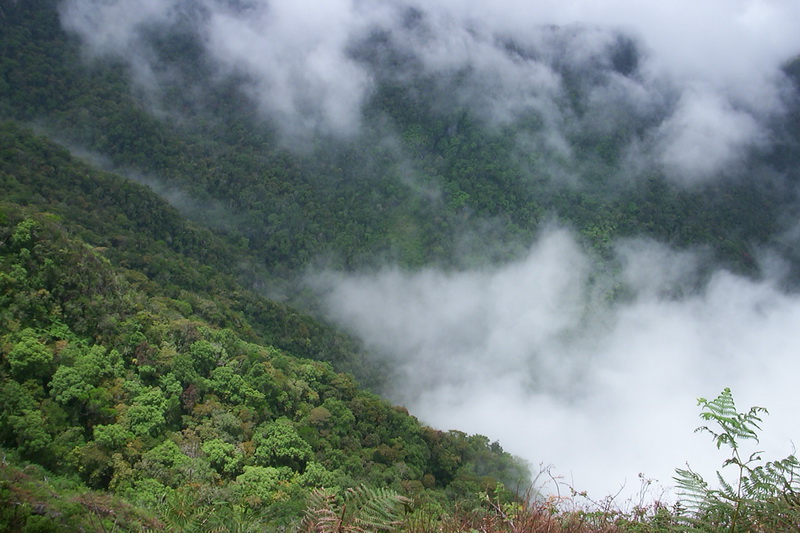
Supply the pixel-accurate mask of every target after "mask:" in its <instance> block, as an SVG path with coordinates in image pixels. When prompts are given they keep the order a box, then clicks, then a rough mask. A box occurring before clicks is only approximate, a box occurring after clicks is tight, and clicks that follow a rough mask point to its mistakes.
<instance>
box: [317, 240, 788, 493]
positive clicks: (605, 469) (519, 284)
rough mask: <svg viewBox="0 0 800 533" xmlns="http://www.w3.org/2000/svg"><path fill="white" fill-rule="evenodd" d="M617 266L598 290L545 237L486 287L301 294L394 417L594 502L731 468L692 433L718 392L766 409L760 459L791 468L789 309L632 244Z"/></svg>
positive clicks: (696, 254)
mask: <svg viewBox="0 0 800 533" xmlns="http://www.w3.org/2000/svg"><path fill="white" fill-rule="evenodd" d="M616 260H617V262H618V264H619V266H620V268H619V272H618V273H617V274H611V273H610V272H607V273H606V274H598V270H597V269H596V268H593V265H594V263H595V262H594V260H593V259H592V258H591V257H589V256H588V255H587V254H586V253H584V252H582V251H581V248H580V247H579V246H578V244H577V243H576V239H575V238H574V236H573V235H572V234H571V233H570V232H569V231H567V230H564V229H559V228H557V227H553V228H551V229H549V230H548V231H547V232H545V234H544V235H543V236H542V237H541V238H540V239H539V240H538V241H537V242H536V243H535V244H534V245H533V246H532V248H531V250H530V253H529V254H528V255H527V257H525V258H524V259H522V260H520V261H518V262H515V263H511V264H507V265H504V266H501V267H496V268H493V269H483V270H478V271H461V272H449V273H445V272H441V271H437V270H433V269H427V270H422V271H419V272H413V273H412V272H404V271H401V270H398V269H396V268H387V269H385V270H383V271H380V272H377V273H371V274H361V275H342V274H335V273H330V272H328V273H318V274H316V275H314V276H312V277H311V278H309V283H310V285H311V286H313V287H315V288H316V289H317V290H318V291H319V292H320V293H321V294H324V298H325V302H326V309H327V312H328V316H329V318H330V319H331V320H333V321H334V322H336V323H338V324H339V325H340V326H341V327H343V328H345V329H347V330H348V331H350V332H352V333H353V334H355V335H357V336H358V337H359V338H361V339H363V341H364V342H365V343H366V345H367V347H368V348H370V349H371V350H372V351H373V352H375V353H377V354H381V355H382V356H384V357H386V358H387V359H388V360H389V361H390V362H391V363H392V364H393V366H394V367H395V368H398V369H399V371H398V375H397V376H395V377H394V382H393V388H392V390H391V391H390V392H389V393H388V394H389V397H390V399H392V400H393V401H396V402H398V403H402V404H404V405H406V406H407V407H408V408H409V410H411V412H413V413H415V414H417V416H419V417H420V418H421V419H422V420H423V421H424V422H426V423H428V424H431V425H433V426H435V427H439V428H444V429H459V430H462V431H468V432H475V433H480V434H484V435H488V436H490V438H492V439H498V440H499V441H500V443H501V444H502V445H503V446H504V448H505V449H506V451H509V452H511V453H513V454H515V455H517V456H520V457H522V458H524V459H525V460H526V461H528V462H529V463H530V464H531V465H532V466H533V469H534V470H536V468H537V466H538V465H542V466H544V467H552V470H551V472H552V473H553V474H554V475H556V476H560V480H561V482H563V483H566V484H569V485H571V486H572V487H574V488H575V489H576V490H587V491H589V493H590V495H592V496H593V497H595V498H602V497H604V496H606V495H613V494H617V493H618V492H619V491H620V490H622V494H624V495H627V496H631V495H632V494H635V493H636V491H638V490H639V484H640V480H639V478H638V475H639V474H640V473H641V474H643V475H644V476H645V477H646V478H647V479H654V480H656V481H655V482H654V483H653V488H655V487H664V488H668V487H669V486H671V484H672V479H671V478H672V475H673V474H674V469H675V468H678V467H683V466H685V464H686V462H689V464H690V465H691V466H692V467H693V468H694V469H696V470H697V471H699V472H701V473H704V474H711V475H712V476H713V471H714V469H717V468H719V467H720V466H721V463H722V461H723V459H724V455H723V454H722V453H720V452H717V451H716V449H715V447H714V445H713V443H712V442H711V441H710V439H709V438H708V437H707V436H703V435H697V434H694V433H693V430H694V429H695V428H696V427H697V426H699V425H702V424H701V421H700V419H699V417H698V414H699V410H698V408H697V407H696V399H697V398H698V397H706V398H714V397H716V395H717V394H719V393H720V392H721V391H722V390H723V388H725V387H731V388H732V390H733V393H734V398H735V399H736V401H737V405H738V407H739V408H740V410H744V409H747V408H749V407H750V406H753V405H759V406H764V407H767V408H768V409H769V411H770V415H769V416H768V417H767V418H766V419H765V424H764V429H765V432H764V435H763V438H762V441H761V443H760V444H759V445H758V448H757V449H759V450H767V451H768V453H767V454H766V456H767V457H769V458H773V459H776V458H783V457H785V456H786V455H789V454H790V453H793V449H792V439H793V438H796V437H797V429H798V427H797V421H796V413H797V410H798V408H800V400H798V398H797V395H796V394H795V393H794V390H795V387H794V380H795V376H796V375H797V374H796V373H797V371H798V370H800V368H799V367H800V363H799V362H798V360H797V356H796V354H797V353H798V350H800V339H798V338H797V335H796V334H795V332H796V329H797V327H798V325H800V295H797V294H787V293H786V292H784V291H782V290H781V289H780V279H777V278H775V279H770V278H769V277H767V276H765V277H764V278H763V279H760V280H754V279H750V278H744V277H741V276H737V275H734V274H732V273H730V272H727V271H725V270H715V269H709V268H708V262H707V260H706V257H705V254H704V253H703V251H701V250H697V251H682V252H679V251H675V250H672V249H670V248H668V247H666V246H664V245H661V244H658V243H655V242H653V241H648V240H628V241H623V242H619V243H618V245H617V247H616ZM765 270H767V268H766V267H765ZM773 270H774V271H776V272H777V271H779V269H773ZM610 291H616V293H615V294H617V295H618V296H616V297H613V298H610V297H609V296H610V294H611V292H610ZM711 479H713V477H712V478H711ZM542 488H543V490H545V491H550V492H555V491H556V488H555V486H554V485H553V484H552V483H551V484H550V485H549V486H546V487H542ZM561 489H562V490H566V489H565V488H563V487H562V488H561ZM651 496H654V497H657V496H660V494H651Z"/></svg>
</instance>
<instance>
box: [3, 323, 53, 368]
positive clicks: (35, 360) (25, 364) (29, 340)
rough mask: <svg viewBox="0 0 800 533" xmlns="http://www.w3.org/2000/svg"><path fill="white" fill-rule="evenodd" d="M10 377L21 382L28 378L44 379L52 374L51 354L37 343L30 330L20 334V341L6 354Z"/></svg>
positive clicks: (42, 345) (33, 333)
mask: <svg viewBox="0 0 800 533" xmlns="http://www.w3.org/2000/svg"><path fill="white" fill-rule="evenodd" d="M7 358H8V364H9V366H10V367H11V375H12V376H14V377H15V378H16V379H17V380H19V381H23V380H25V379H29V378H46V377H48V376H50V373H51V372H52V368H51V367H52V363H53V352H51V351H50V350H49V349H48V348H47V346H45V345H44V344H42V343H41V342H40V341H39V338H38V335H37V334H36V332H35V331H34V330H33V329H31V328H26V329H24V330H23V331H22V332H21V333H20V340H19V341H18V342H17V343H16V344H14V347H13V348H11V351H10V352H8V356H7Z"/></svg>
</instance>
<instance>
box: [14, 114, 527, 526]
mask: <svg viewBox="0 0 800 533" xmlns="http://www.w3.org/2000/svg"><path fill="white" fill-rule="evenodd" d="M2 153H3V168H2V173H1V174H0V175H1V176H2V184H3V188H4V190H6V191H9V193H8V195H7V196H6V199H5V201H4V202H3V204H2V212H1V213H0V215H1V216H2V233H0V235H1V236H0V244H1V245H2V263H0V265H2V270H0V272H1V273H2V277H0V283H2V291H0V294H1V295H2V301H0V304H1V305H0V309H2V315H0V320H2V329H3V336H2V346H3V353H4V358H3V366H2V377H3V382H2V400H1V401H0V404H2V406H3V408H2V409H3V411H2V417H0V432H2V446H4V447H5V449H6V450H7V452H6V453H7V454H9V455H10V456H11V457H15V458H18V459H14V460H13V461H17V460H28V461H34V462H36V463H37V464H39V465H41V466H44V467H45V468H47V469H49V470H50V471H51V472H53V473H54V474H57V475H62V476H65V478H69V479H72V478H73V477H76V476H77V477H79V478H80V479H81V480H82V481H83V482H84V483H86V484H87V485H88V486H89V487H91V488H94V489H105V490H112V491H113V492H114V493H115V494H117V495H119V496H121V497H124V498H126V499H127V500H128V501H129V502H133V503H135V504H138V505H140V506H143V508H147V509H150V511H148V512H147V513H146V514H145V515H144V516H145V517H147V516H150V517H153V518H142V519H141V520H143V522H142V523H143V524H146V523H147V520H164V519H167V518H169V517H167V518H164V516H160V518H157V517H159V515H158V512H157V510H158V509H162V507H163V506H164V505H166V503H167V502H169V504H170V505H172V504H173V503H174V502H175V501H178V500H180V501H181V502H183V503H182V505H185V506H191V507H192V508H194V509H196V510H197V513H200V512H201V511H200V509H203V508H204V506H211V505H214V504H216V502H219V501H224V502H228V503H227V504H226V505H228V507H226V509H227V511H226V512H230V513H234V512H238V513H251V514H248V516H251V515H252V517H253V518H252V519H253V520H256V518H258V519H259V520H264V519H269V520H270V521H271V522H272V523H273V524H278V523H280V522H281V521H287V520H292V519H295V518H296V517H297V516H298V515H299V514H300V512H301V511H302V510H303V509H304V506H305V498H306V496H307V494H308V492H309V491H310V490H311V489H312V488H314V487H321V486H325V487H329V488H333V489H334V490H337V489H336V488H338V490H341V489H343V488H346V487H353V486H358V485H359V484H362V483H363V484H366V485H368V486H372V487H384V488H391V489H393V490H396V491H398V493H403V494H406V495H408V496H414V497H415V498H416V499H417V501H418V502H419V503H420V505H422V504H424V502H426V501H428V502H430V503H431V504H434V505H440V504H443V503H444V502H446V501H448V500H452V499H453V498H468V497H471V495H474V494H477V493H478V492H480V491H481V490H486V489H487V488H492V487H494V486H495V483H497V481H499V480H502V481H504V482H505V483H507V484H508V485H509V486H512V487H513V486H515V484H521V485H525V484H526V483H528V479H529V478H528V476H529V474H528V473H527V471H526V469H525V467H523V466H521V465H520V464H519V463H517V462H515V460H513V459H512V458H511V456H509V455H508V454H506V453H504V452H503V451H502V448H500V447H499V445H497V444H496V443H494V444H491V443H490V441H489V440H488V439H486V438H485V437H481V436H467V435H466V434H463V433H460V432H442V431H438V430H434V429H431V428H427V427H424V426H422V425H421V424H420V423H419V422H417V420H416V419H415V418H413V417H412V416H410V415H409V414H408V413H407V412H406V411H405V410H404V409H403V408H400V407H397V408H393V407H391V406H390V405H388V404H387V403H385V402H384V401H382V400H380V399H379V398H378V397H376V396H375V395H373V394H371V393H367V392H364V391H363V390H362V389H360V388H359V386H358V385H357V383H356V382H355V380H354V379H353V377H352V376H350V375H347V374H342V373H337V372H335V371H334V370H333V368H332V367H331V366H330V364H329V363H325V362H321V361H319V360H316V361H315V360H311V359H301V358H300V356H301V355H303V353H295V352H293V351H292V349H291V345H292V344H293V343H295V342H296V343H300V344H301V345H302V343H303V342H305V344H306V345H305V346H304V348H305V350H306V351H309V352H313V354H315V355H317V356H318V357H317V359H319V358H320V357H323V356H324V355H325V354H326V352H325V346H324V343H325V342H326V339H327V338H329V337H333V334H331V333H328V334H327V336H326V333H325V332H326V330H325V329H324V328H322V327H321V326H317V325H316V324H315V323H314V322H313V321H311V319H307V318H305V319H302V320H303V321H304V322H305V323H307V324H309V326H310V327H311V328H316V329H311V330H309V329H305V328H304V322H303V321H301V322H299V323H298V322H296V321H293V320H292V319H291V316H289V317H288V318H287V316H286V315H287V314H288V313H289V312H288V311H287V310H284V308H283V307H281V306H279V305H277V304H274V303H271V302H268V301H265V300H263V299H261V298H259V297H257V296H254V295H250V296H249V297H248V299H245V298H244V297H243V296H241V295H240V294H239V293H242V292H243V290H242V289H240V288H237V286H236V285H235V283H234V282H233V281H231V279H230V277H226V276H225V275H224V274H222V273H218V272H217V271H216V269H215V268H212V267H211V266H209V265H207V264H203V263H202V262H200V261H199V260H197V259H195V258H193V257H192V255H195V254H198V255H199V254H201V253H202V254H206V255H210V256H211V257H213V255H211V254H213V249H212V248H211V246H207V247H204V248H203V249H202V250H201V249H200V248H199V247H193V246H192V237H196V236H197V235H200V236H205V238H202V237H196V238H197V239H198V240H197V241H195V246H197V245H199V243H200V242H203V243H207V245H213V243H214V242H215V239H214V238H213V237H212V236H211V235H209V234H207V233H204V232H203V231H200V230H196V229H194V228H193V227H192V226H191V225H188V224H187V223H186V222H185V221H183V220H182V219H181V218H180V217H179V216H178V215H177V214H176V213H175V211H174V210H173V209H172V208H170V207H169V206H167V205H166V204H164V203H163V202H162V201H161V200H159V199H158V198H157V197H155V196H153V195H152V193H150V192H149V191H147V189H145V188H144V187H142V186H140V185H136V184H131V183H130V182H127V181H126V180H124V179H123V178H120V177H117V176H113V175H110V174H104V173H101V172H98V171H95V170H92V169H90V168H88V167H86V166H85V165H83V164H81V163H78V162H75V161H74V160H72V159H71V158H70V156H69V155H68V154H67V153H66V152H65V151H64V150H63V149H61V148H59V147H57V146H55V145H53V144H52V143H50V142H48V141H44V140H42V139H40V138H37V137H35V136H33V135H31V134H30V133H29V132H26V131H24V130H21V129H19V128H18V127H16V126H6V127H5V129H4V136H3V144H2ZM58 189H60V190H61V191H62V192H66V191H69V193H68V194H69V199H64V200H62V201H59V200H57V197H58V195H54V196H50V195H51V194H53V191H54V190H58ZM82 190H85V191H86V192H85V194H86V195H87V196H88V198H87V196H84V195H83V194H84V193H82V192H81V191H82ZM89 191H91V192H89ZM90 202H91V204H90ZM81 204H83V205H84V206H88V205H93V206H95V208H93V209H90V210H87V209H85V208H84V210H83V214H78V213H76V211H79V209H78V206H80V205H81ZM137 206H146V209H143V210H142V211H137V210H138V209H139V207H137ZM87 212H90V213H91V215H90V216H88V217H87V216H86V213H87ZM137 213H138V214H139V215H140V216H135V215H136V214H137ZM129 217H130V218H129ZM131 219H134V220H138V222H131ZM101 221H102V222H101ZM170 224H171V225H170ZM134 228H135V229H134ZM159 232H164V233H161V234H160V233H159ZM166 235H169V236H170V237H169V238H167V240H168V241H169V242H168V243H167V242H164V241H163V240H160V239H159V236H166ZM96 239H100V241H99V242H97V241H95V240H96ZM104 239H108V241H109V242H105V241H104ZM127 239H132V240H133V239H135V240H136V243H135V245H133V244H131V243H128V244H124V241H126V240H127ZM91 241H95V242H91ZM103 244H105V245H107V246H103ZM129 246H132V247H130V248H129ZM220 246H223V245H220ZM112 249H116V251H112ZM126 249H127V253H126V252H125V250H126ZM134 250H136V251H137V252H136V253H137V254H138V256H137V257H134ZM138 265H142V267H141V268H140V267H139V266H138ZM144 265H147V266H146V267H145V266H144ZM219 270H220V271H222V270H223V267H219ZM150 273H152V276H151V275H150ZM170 280H173V281H172V282H171V281H170ZM193 285H196V286H197V290H202V291H203V292H201V293H198V292H195V290H194V288H193ZM226 295H227V296H226ZM243 301H244V302H246V303H247V304H248V305H247V306H246V307H245V305H244V304H243V303H242V302H243ZM239 307H240V308H243V309H244V311H240V310H238V309H237V308H239ZM254 309H255V310H254ZM264 309H266V310H268V311H269V310H271V314H270V315H268V316H269V318H265V314H266V313H267V311H264ZM249 316H254V317H255V318H256V319H259V320H261V322H257V321H254V322H251V321H250V320H249ZM264 324H269V325H272V326H273V327H276V328H277V327H280V328H284V331H283V332H282V336H279V335H277V336H276V337H278V338H279V340H278V341H277V342H272V341H270V340H268V339H269V338H270V331H269V330H268V328H265V327H263V325H264ZM290 328H291V329H290ZM302 335H305V336H306V338H300V339H299V340H298V339H294V338H292V337H293V336H302ZM319 343H322V344H319ZM281 344H283V345H284V346H285V348H282V347H280V346H281ZM339 349H340V351H343V349H342V348H339ZM344 353H345V355H349V354H347V353H346V352H344ZM12 464H16V462H13V463H12ZM4 468H7V467H4ZM8 468H10V467H8ZM13 479H14V478H13V476H11V477H10V478H9V479H6V480H5V481H4V483H5V489H4V490H6V492H5V493H4V495H3V498H4V502H5V505H8V507H7V509H8V513H6V514H4V515H3V516H2V519H3V520H4V527H5V528H9V529H12V530H13V529H17V528H20V527H21V526H22V525H23V524H25V523H26V520H27V519H28V517H29V516H30V513H35V514H36V515H37V516H42V517H45V518H47V521H46V522H47V523H49V524H51V525H52V527H62V526H66V525H69V526H70V527H77V524H79V523H83V522H81V520H83V519H82V518H81V513H85V512H87V510H89V511H93V512H96V510H93V509H91V507H88V506H89V504H88V503H87V504H86V505H84V506H83V507H81V506H80V505H77V506H76V507H74V508H71V509H68V510H66V511H65V510H63V509H55V508H54V509H50V507H49V506H50V505H51V503H49V502H47V501H46V499H44V500H42V501H40V500H39V499H37V498H42V497H41V496H38V497H37V496H33V495H30V496H23V495H21V494H18V493H16V492H14V491H15V490H16V489H14V487H16V486H17V485H16V482H15V481H14V480H13ZM65 483H66V481H65ZM8 490H11V492H8ZM53 490H56V489H53ZM72 490H75V489H72ZM87 497H89V496H87ZM89 498H91V497H89ZM20 505H23V507H18V506H20ZM52 505H55V504H52ZM98 505H99V504H98ZM109 505H111V504H109ZM15 506H17V507H15ZM42 507H43V508H44V510H43V509H42ZM81 509H83V511H81ZM201 518H202V517H201V516H200V515H198V520H200V519H201ZM217 518H219V517H217ZM95 519H97V520H101V519H106V517H104V516H102V514H98V516H96V517H95ZM229 519H230V520H234V518H233V515H231V517H230V518H229Z"/></svg>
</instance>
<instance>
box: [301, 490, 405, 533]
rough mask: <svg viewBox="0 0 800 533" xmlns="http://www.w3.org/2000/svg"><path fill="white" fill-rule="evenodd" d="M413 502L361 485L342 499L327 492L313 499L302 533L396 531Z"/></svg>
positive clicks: (309, 505)
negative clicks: (404, 513)
mask: <svg viewBox="0 0 800 533" xmlns="http://www.w3.org/2000/svg"><path fill="white" fill-rule="evenodd" d="M410 503H411V500H409V499H408V498H404V497H403V496H400V495H399V494H397V493H396V492H394V491H391V490H388V489H371V488H368V487H365V486H364V485H361V486H359V487H355V488H351V489H348V490H347V491H346V492H345V493H344V495H343V497H341V498H339V497H338V496H337V495H336V494H333V493H331V492H329V491H326V490H324V489H317V490H315V491H314V492H313V493H311V496H310V497H309V504H308V508H307V509H306V513H305V517H304V518H303V522H302V523H301V524H300V528H299V530H300V531H304V532H318V533H335V532H356V531H395V530H397V529H398V528H400V527H401V525H402V516H403V511H404V509H405V508H406V506H408V505H409V504H410Z"/></svg>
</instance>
